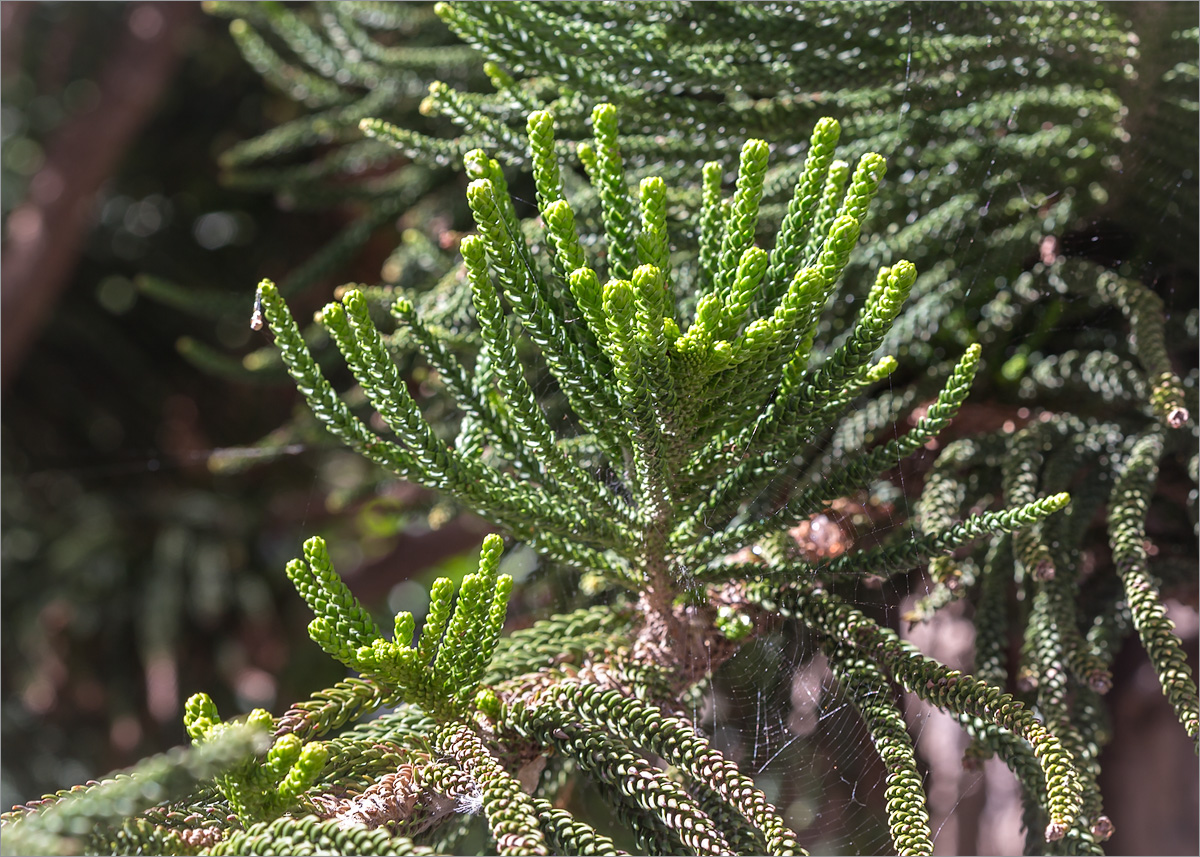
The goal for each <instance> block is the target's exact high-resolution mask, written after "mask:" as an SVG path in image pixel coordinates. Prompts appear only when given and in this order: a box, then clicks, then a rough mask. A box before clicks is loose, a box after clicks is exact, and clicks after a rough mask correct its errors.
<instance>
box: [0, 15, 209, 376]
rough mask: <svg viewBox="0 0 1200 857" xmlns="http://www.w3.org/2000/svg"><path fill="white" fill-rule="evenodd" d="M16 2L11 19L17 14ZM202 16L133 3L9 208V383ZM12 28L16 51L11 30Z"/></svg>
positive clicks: (1, 272)
mask: <svg viewBox="0 0 1200 857" xmlns="http://www.w3.org/2000/svg"><path fill="white" fill-rule="evenodd" d="M8 5H9V4H5V6H6V8H5V12H4V15H5V18H6V19H7V18H8V17H9V15H10V14H12V15H16V12H15V11H13V12H10V11H9V9H8V8H7V7H8ZM198 13H199V8H198V7H197V6H195V5H193V4H190V3H138V4H136V5H133V6H131V7H130V9H129V15H128V17H127V19H126V26H125V30H124V35H123V37H122V38H121V39H120V40H119V41H118V42H117V43H116V44H115V45H114V46H113V48H112V51H111V53H110V54H109V59H108V61H107V62H106V64H105V66H104V68H103V69H102V70H101V72H100V74H99V77H98V80H97V85H98V87H99V93H100V94H99V97H98V98H97V99H96V102H95V104H94V105H93V106H92V107H91V108H90V109H87V110H85V111H83V112H82V113H79V114H77V115H75V116H73V117H71V118H69V119H68V120H66V122H64V124H63V125H62V126H61V127H60V128H59V129H58V130H57V131H56V132H55V134H54V136H53V137H52V138H51V139H50V140H49V141H48V143H47V146H46V161H45V164H44V165H43V167H42V168H41V169H40V170H39V171H38V172H37V174H36V175H35V176H34V177H33V179H32V181H31V182H30V185H29V195H28V197H27V198H26V199H25V200H24V201H23V202H22V203H21V204H20V205H19V206H17V207H16V208H15V209H14V210H13V211H12V213H11V214H10V215H9V218H8V222H7V224H6V229H5V236H4V251H3V263H2V267H0V281H2V283H3V286H2V288H0V299H2V311H0V317H2V334H3V346H2V348H0V361H2V367H0V382H2V384H3V389H5V390H7V389H8V386H9V384H10V383H11V381H12V379H13V378H14V377H16V375H17V373H18V371H19V369H20V367H21V363H22V361H23V359H24V356H25V353H26V352H27V350H28V349H29V346H30V345H31V344H32V343H33V341H34V340H35V339H36V337H37V334H38V332H39V331H40V330H41V327H42V325H43V323H44V322H45V320H46V317H47V315H48V314H49V312H50V309H51V308H52V307H53V305H54V303H55V301H56V299H57V298H58V295H59V293H60V292H61V291H62V290H63V288H64V286H65V285H66V283H67V281H68V278H69V277H70V274H71V272H72V271H73V270H74V268H75V263H76V260H77V258H78V256H79V251H80V247H81V246H82V244H83V240H84V238H85V236H86V234H87V230H88V228H89V227H90V225H91V219H92V216H93V214H94V211H95V196H96V192H97V191H98V190H99V189H100V186H101V185H102V184H103V183H104V181H105V179H107V178H108V176H109V175H110V174H111V173H112V171H113V170H114V169H115V168H116V166H117V165H118V163H119V162H120V160H121V157H122V155H123V154H124V153H125V151H126V149H127V148H128V146H129V144H130V142H131V141H132V140H133V138H134V136H135V134H136V133H137V132H138V130H139V129H140V128H141V126H142V124H143V123H144V122H145V121H146V119H147V118H148V117H149V115H150V112H151V110H152V109H153V107H154V106H155V104H156V103H157V101H158V98H159V96H160V95H161V94H162V92H163V90H164V89H165V88H166V85H167V83H168V82H169V81H170V79H171V76H172V73H173V71H174V68H175V66H176V64H177V62H178V60H179V58H180V42H181V37H182V34H183V31H184V29H185V27H186V25H187V23H188V22H189V21H191V20H192V19H193V18H194V17H195V16H196V15H197V14H198ZM14 29H17V30H20V29H21V28H20V27H16V28H14ZM5 35H6V39H5V42H6V44H5V48H6V58H7V48H8V39H7V36H8V33H7V27H6V33H5ZM14 38H19V34H18V35H16V36H14Z"/></svg>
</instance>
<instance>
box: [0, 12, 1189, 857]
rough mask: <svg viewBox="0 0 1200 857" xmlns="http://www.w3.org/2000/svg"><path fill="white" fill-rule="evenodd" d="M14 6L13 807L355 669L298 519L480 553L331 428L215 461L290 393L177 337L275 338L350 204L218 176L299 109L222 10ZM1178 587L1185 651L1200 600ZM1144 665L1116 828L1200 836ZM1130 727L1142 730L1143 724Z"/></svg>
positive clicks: (9, 774) (1177, 283)
mask: <svg viewBox="0 0 1200 857" xmlns="http://www.w3.org/2000/svg"><path fill="white" fill-rule="evenodd" d="M0 10H2V18H0V26H2V37H3V44H2V47H0V61H2V63H3V68H2V74H3V114H2V137H3V149H2V165H3V183H2V188H0V201H2V205H3V217H4V245H3V271H2V277H0V282H2V288H3V312H2V320H3V332H2V345H3V356H2V363H0V370H2V376H3V406H2V414H0V417H2V424H0V459H2V476H0V480H2V481H0V491H2V495H0V496H2V506H0V528H2V558H3V577H2V592H3V599H2V607H0V666H2V672H0V694H2V695H3V707H2V709H0V741H2V748H3V759H2V764H0V802H3V804H4V805H5V807H7V806H8V805H11V804H14V803H18V802H21V801H25V800H29V799H31V798H34V797H36V796H38V795H40V794H42V793H44V792H47V791H52V790H54V789H58V788H64V787H67V786H69V785H71V784H74V783H77V782H82V781H84V780H86V779H88V778H91V777H98V776H101V775H103V774H105V773H107V772H108V771H110V770H113V769H115V768H119V767H123V766H127V765H130V764H132V763H133V762H135V761H136V760H137V759H139V758H141V757H143V756H145V755H147V754H149V753H153V752H157V751H160V750H162V749H165V748H166V747H169V746H173V745H175V744H179V743H181V742H182V741H183V740H184V732H183V727H182V722H181V707H182V703H183V700H185V699H186V698H187V696H188V695H190V694H191V693H194V692H196V691H199V690H204V691H206V692H208V693H210V694H211V695H212V696H213V697H214V699H215V700H216V701H217V703H218V706H219V707H220V708H221V710H222V711H223V712H233V711H245V710H248V709H249V708H252V707H255V706H261V707H267V708H270V709H273V710H275V711H279V710H282V708H283V707H284V706H286V705H287V704H288V703H289V702H290V701H292V700H293V699H296V698H300V697H302V696H304V695H306V694H307V693H308V692H309V691H311V690H312V689H313V688H316V687H319V686H325V685H327V684H329V683H332V682H333V681H335V680H336V679H337V678H339V677H340V670H339V668H338V667H337V666H336V664H334V663H332V662H331V661H329V660H328V659H327V658H325V657H324V656H323V655H322V654H321V653H320V652H319V651H318V650H317V649H316V647H315V646H313V645H311V644H310V643H309V641H308V638H307V634H306V633H305V630H304V629H305V625H306V624H307V621H308V618H309V617H308V615H307V613H306V611H305V610H304V609H303V605H302V604H301V603H300V601H299V599H298V598H296V597H295V595H294V593H293V592H292V590H291V588H290V586H289V584H288V583H287V581H286V579H285V578H284V576H283V573H282V568H283V565H284V563H285V562H286V561H287V560H288V559H289V558H291V557H292V556H293V555H295V553H296V552H297V550H298V547H299V545H300V543H301V542H302V540H303V539H304V538H305V537H306V536H308V535H311V534H313V533H316V532H320V531H321V530H322V528H325V527H332V526H342V527H346V528H348V529H349V531H350V532H353V533H355V534H356V535H357V536H359V537H361V543H362V544H363V545H365V547H363V548H362V549H361V550H360V552H359V554H357V555H355V556H354V557H352V559H353V560H354V562H352V563H350V564H349V568H350V569H351V571H353V566H354V565H358V566H359V567H361V568H363V569H365V571H363V572H362V574H363V577H362V578H360V582H359V584H358V585H357V586H356V589H357V591H359V592H364V591H369V592H371V593H372V594H373V595H374V596H375V597H376V599H377V600H378V601H382V600H384V597H385V596H386V595H388V594H389V593H391V592H394V589H393V587H394V586H396V585H398V584H400V583H401V582H402V581H403V580H404V579H405V577H406V576H410V575H416V574H418V573H421V572H422V571H423V570H424V569H426V568H427V567H429V566H431V565H433V564H435V563H436V562H438V561H441V560H444V559H445V558H446V557H448V556H454V555H457V554H459V553H461V552H463V551H468V552H469V551H470V550H472V549H474V548H475V547H476V546H477V544H478V532H477V531H476V530H473V529H471V527H470V525H459V524H455V525H450V526H448V527H447V528H445V529H444V530H442V531H440V532H437V533H432V534H428V533H424V532H423V531H422V530H421V529H420V528H419V527H416V528H414V527H407V528H406V527H404V526H390V525H388V524H386V523H385V524H383V525H380V527H379V528H378V532H375V531H372V530H371V522H372V521H376V522H378V520H379V517H380V516H382V517H384V518H387V519H388V520H389V521H392V520H393V519H402V518H403V515H404V508H405V506H404V502H403V498H401V500H398V501H397V502H396V503H394V504H390V503H383V504H382V505H380V503H379V502H374V503H372V502H369V501H361V500H360V501H354V502H352V503H351V504H350V505H349V507H348V509H346V510H339V509H337V504H336V503H331V502H330V501H329V498H330V497H331V496H332V497H336V496H338V492H339V490H340V489H341V488H344V487H345V486H346V485H347V484H348V483H354V482H355V481H356V480H360V479H362V478H363V477H362V475H361V468H363V467H365V466H366V465H364V464H362V463H360V462H359V461H358V460H357V459H355V458H354V457H353V456H351V455H349V454H339V453H334V452H331V451H330V449H329V448H316V447H304V448H301V449H298V450H297V451H296V454H294V455H289V456H286V457H283V458H282V459H280V460H277V461H273V462H270V463H264V464H261V465H258V466H256V467H254V468H253V469H247V470H243V471H240V472H225V473H214V472H213V470H212V469H210V467H209V459H210V456H211V454H212V453H213V452H214V451H216V450H220V449H226V448H231V447H238V446H242V445H246V444H252V443H254V442H255V441H257V440H258V439H259V438H261V437H263V436H264V435H266V434H267V433H269V432H271V431H272V430H274V429H276V428H277V427H278V426H279V425H280V424H281V423H283V422H285V421H286V420H287V419H288V418H289V417H290V416H291V415H292V414H293V413H294V411H295V409H296V407H297V397H296V395H295V393H294V390H292V388H291V387H290V386H288V385H286V384H280V385H275V386H272V385H263V384H252V383H248V382H238V381H233V380H229V379H228V378H224V377H219V376H215V375H213V374H210V373H205V372H203V371H201V370H200V369H198V368H197V367H196V366H195V365H194V364H193V363H191V362H189V361H187V360H185V359H184V358H183V357H182V356H181V354H180V349H179V345H178V343H179V341H180V339H181V338H184V337H193V338H196V339H199V340H201V341H204V342H208V343H210V344H212V345H214V346H219V347H221V348H224V349H226V350H228V351H230V352H231V353H244V352H247V351H249V350H251V349H253V348H255V347H257V346H261V345H262V344H264V342H265V341H263V340H256V339H254V337H255V336H256V335H255V334H253V333H252V331H251V330H250V329H249V325H248V320H249V316H250V311H251V306H252V300H253V291H254V285H255V283H256V282H257V281H258V280H259V279H261V278H263V277H270V278H273V279H282V278H283V277H284V276H286V274H287V273H288V272H289V271H291V270H293V269H295V268H296V267H298V266H299V265H300V264H301V263H302V262H304V261H305V260H306V259H307V258H308V257H309V256H310V255H311V252H312V249H313V248H314V247H315V246H317V245H318V244H320V243H322V242H323V241H324V240H325V239H326V238H327V237H328V236H329V235H330V234H332V233H333V232H335V231H336V230H337V229H338V228H340V227H341V226H342V225H344V224H345V223H346V222H348V219H349V216H350V212H348V211H344V210H335V211H329V212H325V213H321V214H314V213H307V212H298V211H287V210H282V209H281V208H280V206H279V205H278V203H277V201H276V200H274V199H273V198H272V197H271V196H270V195H268V194H264V193H253V192H246V191H236V190H233V189H230V188H228V187H227V186H225V185H224V184H222V182H221V177H220V171H219V168H218V166H217V158H218V155H219V154H220V153H221V152H222V151H224V150H225V149H227V148H228V147H229V146H231V145H233V144H234V143H235V142H238V141H241V140H246V139H249V138H251V137H254V136H255V135H258V134H261V133H263V132H264V131H266V130H268V129H270V128H272V127H275V126H277V125H278V124H280V123H281V122H283V121H286V120H287V119H289V118H292V117H293V116H295V115H296V114H297V111H298V109H299V108H297V106H296V105H295V104H294V102H292V101H291V100H290V99H288V98H286V97H285V96H283V95H280V94H277V93H275V92H273V91H271V90H270V89H269V88H268V87H267V86H266V85H265V84H264V83H263V81H262V79H261V78H260V77H259V76H258V74H256V73H255V72H254V71H253V70H252V69H251V68H250V67H249V66H248V65H247V63H246V62H245V61H244V59H243V58H242V56H241V54H240V53H239V51H238V50H237V48H236V46H235V45H234V43H233V41H232V39H231V38H230V37H229V34H228V23H227V22H226V21H224V20H220V19H215V18H212V17H209V16H207V15H205V14H204V13H203V12H202V10H201V8H200V6H199V5H198V4H192V3H103V4H91V3H15V2H5V3H2V4H0ZM1155 168H1156V164H1155V162H1154V160H1153V159H1151V158H1148V159H1147V160H1145V161H1143V162H1141V163H1136V164H1133V165H1132V169H1131V175H1130V185H1131V186H1136V184H1137V182H1138V181H1143V180H1146V177H1149V179H1150V180H1157V179H1156V172H1155ZM1193 180H1194V178H1193ZM1118 199H1119V198H1118ZM1119 214H1120V212H1119V211H1114V215H1116V216H1119ZM1130 228H1131V226H1130V223H1129V222H1119V220H1118V219H1117V218H1116V217H1115V218H1114V221H1113V222H1112V223H1105V224H1097V225H1096V228H1095V229H1094V231H1093V233H1092V234H1090V235H1080V236H1078V238H1077V240H1080V241H1087V242H1091V243H1094V244H1098V245H1099V246H1098V247H1097V248H1096V249H1095V252H1096V253H1097V254H1100V255H1102V254H1103V252H1104V248H1105V247H1106V246H1107V247H1110V248H1113V249H1112V252H1113V253H1120V252H1121V246H1122V245H1121V242H1128V241H1129V240H1131V239H1130V234H1129V230H1130ZM389 231H390V232H391V234H390V235H388V236H384V239H383V240H382V241H380V242H379V246H378V247H375V246H372V247H369V248H368V249H367V251H366V252H364V253H363V254H361V258H360V259H359V260H357V261H356V263H355V266H354V267H352V268H350V269H347V270H344V271H342V272H340V273H339V275H338V276H336V277H332V278H329V279H327V280H325V281H322V282H320V283H317V284H315V285H314V287H313V288H312V289H311V290H310V292H309V293H308V295H306V296H305V297H303V298H302V299H301V300H300V301H299V306H300V308H301V309H303V310H305V311H307V310H310V309H312V308H315V306H318V305H319V304H320V303H321V302H322V301H323V300H325V299H327V298H328V296H329V294H330V293H331V290H332V287H333V286H334V285H336V284H337V283H340V282H344V281H349V280H362V281H367V282H370V281H374V280H375V279H377V275H378V269H379V265H380V263H381V261H382V258H383V256H384V255H385V254H386V252H387V248H389V247H390V246H391V244H392V243H394V242H395V239H396V232H395V231H394V230H389ZM1194 257H1195V248H1194V247H1191V248H1188V247H1182V248H1181V247H1179V246H1175V247H1173V248H1172V254H1171V258H1170V259H1169V260H1167V262H1165V263H1164V270H1163V271H1162V272H1161V275H1160V276H1161V278H1162V279H1163V282H1164V286H1163V288H1164V290H1165V291H1166V292H1167V295H1166V297H1167V298H1168V304H1170V303H1171V300H1170V292H1171V291H1173V290H1182V291H1183V293H1186V294H1190V295H1194V293H1195V288H1196V285H1195V282H1196V281H1195V268H1194V266H1190V267H1189V266H1188V264H1187V261H1186V260H1188V259H1193V258H1194ZM1181 260H1182V261H1181ZM144 274H150V275H155V276H160V277H164V278H167V279H170V280H172V281H175V282H177V283H180V284H182V285H185V286H193V287H196V288H218V289H221V290H224V291H225V292H227V293H228V294H229V295H230V296H232V297H233V299H235V300H240V301H243V302H244V306H245V311H244V316H239V318H242V319H243V321H241V322H239V323H238V324H230V323H228V322H227V321H224V320H221V319H223V318H224V317H223V316H221V314H220V313H214V314H213V318H212V319H205V318H203V317H198V316H196V315H194V314H190V313H185V312H182V311H180V310H179V309H176V308H172V307H169V306H166V305H163V304H161V303H156V302H154V301H152V300H149V299H147V298H146V296H145V295H144V294H142V293H141V292H140V291H139V289H138V287H137V284H136V278H137V277H138V276H139V275H144ZM310 296H311V297H310ZM1189 299H1190V300H1191V301H1194V300H1195V298H1194V296H1193V297H1190V298H1189ZM213 319H218V320H215V321H214V320H213ZM376 499H378V498H376ZM384 499H385V500H386V499H387V498H386V497H385V498H384ZM335 511H349V512H351V513H352V514H351V515H349V516H346V515H344V514H342V515H335ZM372 516H375V517H372ZM389 516H390V517H389ZM399 556H403V557H404V561H403V562H401V561H400V560H399V559H398V557H399ZM339 567H340V568H345V567H347V564H346V563H339ZM368 580H369V583H368V582H367V581H368ZM351 583H352V585H354V581H353V578H352V579H351ZM1173 609H1174V610H1175V613H1174V614H1173V618H1176V619H1177V621H1178V622H1179V628H1178V631H1179V633H1180V634H1181V636H1182V637H1183V638H1184V639H1185V642H1186V643H1187V645H1188V646H1189V652H1190V656H1191V658H1192V663H1193V669H1195V658H1196V642H1197V627H1196V622H1195V615H1196V613H1195V604H1194V603H1190V604H1189V603H1176V607H1175V608H1173ZM1149 669H1150V668H1149V664H1148V663H1147V662H1146V660H1145V657H1144V655H1143V654H1142V653H1141V652H1140V650H1138V649H1137V645H1136V643H1135V642H1132V641H1131V642H1130V644H1129V645H1127V647H1126V651H1125V652H1124V653H1123V654H1122V656H1121V657H1120V658H1119V659H1118V662H1117V665H1116V686H1115V689H1114V690H1113V692H1112V694H1111V695H1110V697H1109V699H1110V702H1111V703H1112V704H1113V718H1114V721H1113V732H1114V736H1115V737H1114V741H1113V743H1112V745H1111V747H1110V749H1109V751H1108V753H1107V755H1106V756H1105V757H1104V788H1105V790H1106V793H1107V799H1108V802H1109V805H1110V806H1111V807H1113V808H1114V810H1118V808H1121V807H1124V808H1125V809H1126V811H1125V812H1124V813H1122V814H1123V815H1125V816H1126V818H1125V819H1118V822H1119V823H1118V836H1120V837H1122V838H1119V839H1115V840H1114V841H1113V843H1111V844H1112V846H1113V849H1112V850H1113V853H1134V852H1135V850H1136V852H1139V853H1188V852H1189V850H1191V852H1192V853H1194V849H1195V847H1196V842H1197V825H1198V815H1197V804H1198V802H1200V795H1198V794H1197V793H1196V773H1195V772H1196V764H1197V762H1196V758H1195V755H1194V753H1193V752H1192V749H1191V746H1190V742H1188V741H1187V739H1186V736H1184V735H1183V734H1182V730H1181V729H1180V728H1179V726H1178V724H1177V723H1176V722H1175V721H1174V718H1173V717H1172V716H1171V713H1170V710H1169V708H1168V707H1167V706H1166V704H1165V701H1164V700H1163V699H1162V695H1161V691H1160V689H1159V688H1158V687H1157V684H1156V683H1155V681H1154V679H1153V674H1152V671H1151V672H1150V674H1149V680H1147V670H1149ZM1134 732H1136V733H1139V734H1140V735H1141V736H1142V740H1141V741H1140V742H1134V743H1132V744H1129V745H1126V743H1125V742H1123V741H1122V740H1121V738H1122V735H1123V734H1127V733H1134ZM1147 733H1153V734H1155V735H1156V736H1157V735H1161V740H1158V739H1156V740H1154V741H1147V740H1146V739H1145V735H1146V734H1147ZM1126 747H1134V748H1135V754H1136V755H1133V756H1130V755H1128V750H1126V749H1125V748H1126ZM1148 755H1149V756H1152V758H1147V756H1148ZM1113 814H1114V817H1116V816H1117V812H1116V811H1114V813H1113ZM972 835H974V833H972ZM962 841H963V840H962V839H960V840H959V845H958V847H961V843H962Z"/></svg>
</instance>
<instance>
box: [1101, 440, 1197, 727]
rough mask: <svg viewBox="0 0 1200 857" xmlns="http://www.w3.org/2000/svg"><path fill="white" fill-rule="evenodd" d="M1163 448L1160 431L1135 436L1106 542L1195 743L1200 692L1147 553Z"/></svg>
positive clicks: (1146, 643)
mask: <svg viewBox="0 0 1200 857" xmlns="http://www.w3.org/2000/svg"><path fill="white" fill-rule="evenodd" d="M1162 452H1163V435H1162V432H1161V431H1160V430H1157V429H1150V430H1148V431H1146V432H1144V433H1143V434H1141V435H1140V436H1139V437H1138V438H1137V440H1136V442H1135V443H1134V445H1133V448H1132V449H1131V450H1130V452H1129V454H1128V456H1127V457H1126V459H1125V461H1124V462H1123V463H1122V465H1121V466H1120V467H1119V469H1118V470H1117V478H1116V481H1115V482H1114V483H1113V487H1112V495H1111V497H1110V498H1109V505H1110V511H1109V518H1110V520H1111V521H1112V525H1111V528H1110V530H1109V542H1110V545H1111V546H1112V552H1113V564H1114V565H1115V566H1116V568H1117V574H1118V575H1119V576H1120V578H1121V583H1122V584H1123V585H1124V588H1125V598H1126V600H1127V601H1128V603H1129V610H1130V612H1131V613H1132V614H1133V624H1134V627H1135V628H1137V632H1138V637H1139V638H1140V639H1141V641H1142V646H1143V647H1145V649H1146V654H1147V655H1148V656H1149V657H1150V662H1151V663H1152V664H1154V670H1155V672H1157V673H1158V680H1159V683H1160V684H1161V685H1162V688H1163V693H1164V694H1166V697H1167V700H1168V701H1169V702H1170V703H1171V707H1172V708H1174V709H1175V716H1176V717H1178V718H1179V722H1180V723H1182V724H1183V728H1184V729H1185V730H1186V731H1187V734H1188V737H1189V738H1191V739H1192V741H1193V742H1196V741H1200V713H1198V706H1200V703H1198V701H1197V699H1198V697H1200V691H1197V689H1196V682H1195V680H1194V679H1193V678H1192V673H1191V670H1190V669H1189V668H1188V665H1187V658H1186V657H1185V655H1184V652H1183V648H1182V646H1181V645H1180V642H1179V638H1178V637H1177V636H1176V635H1175V634H1174V633H1173V632H1172V629H1173V627H1174V625H1173V624H1172V622H1171V621H1170V620H1169V619H1167V618H1166V610H1165V608H1164V607H1163V603H1162V599H1161V598H1160V597H1159V595H1158V587H1157V585H1156V584H1155V582H1154V579H1153V578H1152V577H1151V576H1150V571H1149V568H1148V557H1147V555H1146V512H1147V509H1148V507H1149V503H1150V496H1151V493H1152V492H1153V490H1154V482H1155V479H1156V478H1157V476H1158V462H1159V458H1160V457H1161V456H1162Z"/></svg>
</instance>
